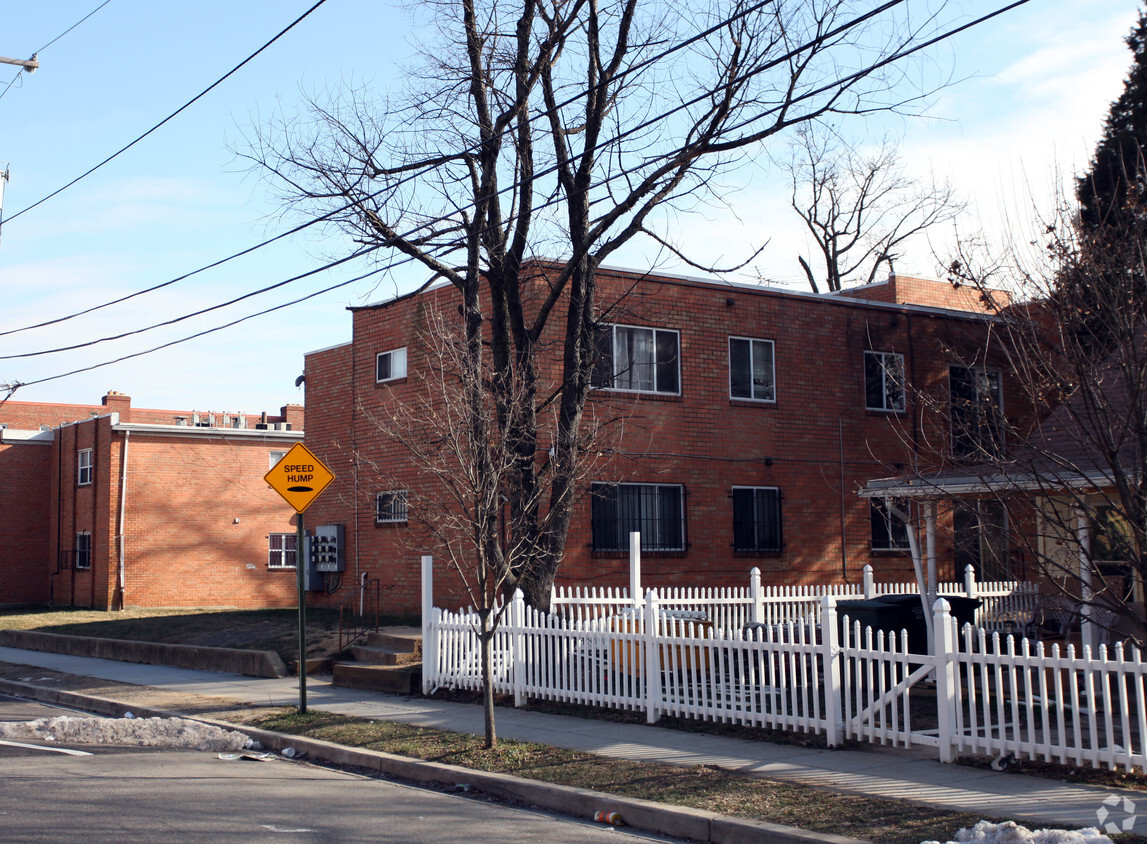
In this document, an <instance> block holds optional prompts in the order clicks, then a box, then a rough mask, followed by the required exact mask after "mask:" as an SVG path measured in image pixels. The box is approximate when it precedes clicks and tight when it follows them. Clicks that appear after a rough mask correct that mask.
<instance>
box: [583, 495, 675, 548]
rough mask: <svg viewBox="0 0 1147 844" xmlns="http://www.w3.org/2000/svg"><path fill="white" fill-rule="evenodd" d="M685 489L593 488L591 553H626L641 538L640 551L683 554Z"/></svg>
mask: <svg viewBox="0 0 1147 844" xmlns="http://www.w3.org/2000/svg"><path fill="white" fill-rule="evenodd" d="M684 499H685V495H684V488H683V487H681V486H678V485H669V484H665V485H660V484H594V485H593V490H592V496H591V507H592V514H591V521H592V529H593V550H594V551H627V550H628V549H629V534H630V533H632V532H633V531H637V532H638V533H640V534H641V550H642V551H684V550H685V507H684Z"/></svg>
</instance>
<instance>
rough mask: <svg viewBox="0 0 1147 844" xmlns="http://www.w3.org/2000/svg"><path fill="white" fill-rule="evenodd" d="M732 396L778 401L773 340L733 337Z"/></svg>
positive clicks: (731, 341)
mask: <svg viewBox="0 0 1147 844" xmlns="http://www.w3.org/2000/svg"><path fill="white" fill-rule="evenodd" d="M729 396H730V397H731V398H734V399H749V400H750V401H776V400H777V384H776V377H775V371H774V364H773V341H772V340H753V339H750V338H748V337H730V338H729Z"/></svg>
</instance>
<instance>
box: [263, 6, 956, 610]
mask: <svg viewBox="0 0 1147 844" xmlns="http://www.w3.org/2000/svg"><path fill="white" fill-rule="evenodd" d="M853 5H854V4H852V3H850V2H848V0H826V1H825V2H816V3H809V2H807V0H773V2H748V0H728V2H726V0H713V2H711V3H710V4H709V5H708V6H700V7H698V5H697V4H683V3H682V4H675V3H672V2H671V3H668V4H667V3H656V4H655V3H649V2H641V0H623V2H619V3H608V4H600V3H599V2H598V0H485V2H482V0H439V1H438V2H432V3H430V4H429V6H428V7H427V8H428V9H429V11H430V12H431V14H432V16H433V21H434V23H435V24H436V25H437V26H439V27H440V30H441V37H440V38H439V39H437V40H436V41H435V40H432V39H425V41H424V43H425V44H427V53H426V57H425V61H424V63H423V65H422V67H421V68H420V69H419V70H417V71H416V72H414V73H413V74H412V75H411V76H410V78H409V83H410V84H409V85H408V87H407V89H406V91H405V93H403V94H401V95H396V96H394V97H393V98H391V99H388V100H383V101H381V102H376V101H374V100H372V99H371V98H370V96H369V95H368V94H367V93H366V92H364V91H362V90H357V91H350V92H347V93H346V94H344V95H343V96H341V97H335V98H332V100H331V101H330V102H327V103H323V104H319V103H315V104H314V108H313V110H312V111H311V113H310V117H309V119H300V120H294V119H291V118H287V119H284V120H283V121H282V122H281V123H279V124H277V125H270V126H266V127H264V128H263V129H262V130H261V131H260V132H259V133H258V136H257V137H256V138H255V139H254V141H253V143H252V148H251V149H250V151H249V152H248V153H247V154H248V155H249V156H250V157H251V159H252V160H253V161H254V162H255V166H256V167H257V168H259V169H260V170H261V171H262V172H264V173H265V174H266V175H267V176H268V178H269V179H270V180H271V182H272V184H274V185H275V186H277V187H278V188H279V189H280V190H281V191H282V194H283V199H284V200H285V202H286V203H287V204H288V206H289V207H295V208H298V209H300V210H303V211H304V212H305V213H308V214H313V215H317V216H320V217H322V218H323V219H325V220H326V221H327V222H328V223H329V225H331V226H332V227H334V228H335V229H337V230H338V231H340V232H345V233H349V234H350V236H351V237H352V238H354V239H355V240H356V241H358V242H359V243H361V244H363V245H364V246H365V247H367V248H377V249H385V250H386V252H387V254H389V255H391V256H393V257H394V258H395V259H399V258H400V259H402V260H406V261H412V262H414V263H416V264H419V265H421V266H422V267H424V268H426V269H427V270H429V271H430V273H431V274H432V275H433V276H435V277H437V278H442V279H445V280H447V281H449V282H450V283H451V284H453V285H454V286H455V287H456V288H457V290H458V291H459V293H460V296H461V309H460V313H459V321H460V325H461V329H460V337H461V338H462V339H461V342H462V344H463V347H464V349H465V360H466V361H467V363H466V364H465V365H466V366H468V367H471V368H472V369H471V371H470V372H468V373H466V374H465V376H464V381H465V383H469V384H478V383H482V382H483V379H482V378H481V377H480V370H481V368H482V367H483V366H484V363H483V361H485V360H487V358H488V360H489V377H488V379H486V380H487V381H488V394H483V395H481V399H482V403H481V404H480V405H479V404H478V402H479V391H476V390H475V391H473V392H471V398H472V400H473V401H474V402H475V412H474V413H470V414H467V415H466V416H464V417H460V419H461V421H463V422H464V423H465V424H466V425H467V426H468V430H467V438H468V441H469V442H472V443H495V442H496V443H498V444H499V445H498V447H497V450H498V452H499V453H500V454H505V455H510V456H512V460H511V463H510V465H509V466H508V467H503V469H502V470H499V471H503V470H504V471H505V472H506V474H507V475H508V477H506V479H505V483H504V484H501V486H500V488H501V489H502V490H503V492H504V494H505V495H506V496H507V498H508V503H507V508H508V525H507V528H506V534H505V535H506V536H507V537H509V538H510V540H509V541H510V542H512V544H513V547H514V548H515V549H517V551H516V555H515V557H514V558H513V559H512V560H511V559H510V558H509V557H507V555H506V550H505V543H504V542H503V540H502V538H501V537H500V536H499V534H498V532H497V530H496V528H495V522H494V521H493V520H489V519H486V520H480V521H479V522H477V523H475V524H474V525H473V526H472V527H473V529H474V530H475V531H476V532H477V538H476V540H475V541H476V544H478V545H480V546H481V547H482V548H483V549H484V551H483V553H486V554H488V560H489V564H490V565H491V566H492V570H493V571H496V572H498V578H497V579H498V582H499V583H500V584H502V585H503V586H504V588H506V589H513V588H515V587H520V588H521V589H522V590H523V591H524V593H525V595H526V599H527V601H528V602H529V603H530V604H531V605H533V606H535V607H539V608H543V609H546V608H548V604H549V595H550V586H551V584H552V583H553V580H554V577H555V574H556V572H557V570H558V566H559V564H560V562H561V559H562V554H563V549H564V547H565V543H566V537H567V533H568V528H569V524H570V518H571V515H572V508H573V505H574V502H575V497H576V492H577V489H576V480H577V478H578V477H579V466H580V463H581V461H582V457H583V445H584V437H583V436H582V427H583V415H584V409H585V404H586V398H587V395H588V393H589V391H590V389H591V379H592V375H593V370H594V363H595V360H596V358H597V356H598V354H597V347H596V346H595V339H596V338H597V337H598V333H599V324H600V322H601V315H602V312H603V310H605V309H607V308H608V307H609V305H610V304H612V303H600V302H598V301H597V297H596V294H597V288H596V282H595V272H596V268H597V267H598V266H599V265H600V264H601V263H602V262H603V261H606V260H607V259H608V258H609V257H610V256H612V255H614V254H615V253H616V252H617V251H618V250H619V249H620V248H621V247H622V246H624V245H626V244H627V243H629V242H630V241H632V240H634V239H635V238H638V237H650V238H653V239H654V240H655V241H656V242H658V243H661V244H663V245H665V246H666V247H667V248H671V247H669V245H668V244H669V240H670V238H669V237H668V236H666V235H665V234H664V233H663V232H659V231H658V228H659V226H660V225H663V224H664V221H665V219H666V216H667V215H666V212H667V211H668V210H673V209H684V208H686V207H688V206H691V205H694V204H696V203H697V202H698V201H699V200H704V199H719V197H717V196H716V194H717V186H716V184H715V182H714V177H715V176H716V175H717V174H719V173H722V172H724V171H726V170H727V168H729V167H730V166H731V165H734V164H736V163H738V161H739V160H740V159H741V157H742V156H746V155H749V154H751V153H752V152H753V151H754V150H755V148H756V147H757V146H758V145H760V144H761V143H762V142H764V141H765V140H767V139H769V138H770V137H772V136H774V135H776V134H777V133H779V132H782V131H784V130H785V129H787V128H788V127H790V126H794V125H800V124H804V123H809V122H812V121H816V120H819V119H821V118H822V117H825V116H829V115H831V116H833V117H834V118H835V117H839V116H840V115H842V114H855V113H868V112H871V111H873V110H875V109H884V108H903V107H905V106H907V105H910V104H911V103H912V102H914V101H915V97H916V95H917V93H918V92H913V91H906V90H905V91H902V90H898V86H899V84H900V83H901V81H902V68H901V67H900V64H902V62H903V61H904V60H907V59H906V57H910V56H911V54H912V50H913V48H914V47H916V46H917V45H919V44H921V43H923V42H924V41H926V40H927V39H928V38H929V37H931V36H934V35H935V34H936V32H937V31H938V30H939V28H940V21H939V20H938V18H937V16H936V13H935V12H932V13H928V12H925V14H924V16H923V17H921V16H920V10H919V9H918V8H914V9H913V12H912V15H911V16H909V14H908V11H907V10H906V8H904V5H903V4H902V3H901V2H889V3H886V4H884V5H881V6H878V7H876V8H874V9H867V10H865V11H863V12H853ZM936 5H937V7H938V8H942V0H937V4H936ZM844 68H849V69H847V70H846V69H844ZM669 216H671V215H669ZM546 253H550V254H552V255H560V256H563V257H560V258H559V259H557V260H556V261H553V262H551V263H545V264H540V263H538V262H537V261H535V260H532V259H534V258H536V257H537V256H544V255H546ZM549 337H552V338H554V340H555V343H556V345H555V346H554V347H552V348H555V349H556V350H557V351H556V354H555V355H554V357H553V358H549V359H543V358H542V357H541V356H540V355H539V350H540V349H541V348H543V347H544V348H551V347H550V346H549V345H548V343H546V342H545V339H546V338H549ZM551 370H552V371H553V372H554V373H556V374H555V375H554V382H555V384H556V386H555V387H554V388H553V389H549V388H548V387H547V386H544V385H546V384H547V383H548V382H547V378H546V376H545V375H544V373H545V372H549V371H551ZM487 399H488V403H487V401H486V400H487ZM542 414H544V415H545V417H547V418H548V417H551V416H552V418H553V420H554V421H553V422H552V432H551V433H552V446H551V447H550V448H548V449H547V448H543V447H541V442H542V441H541V431H542V429H541V427H540V423H539V418H541V417H542ZM546 424H547V425H549V424H551V423H549V422H547V423H546ZM548 444H549V443H547V445H548ZM469 454H470V455H471V456H472V458H473V459H474V460H475V461H476V463H475V466H474V470H475V472H476V473H477V474H479V475H482V474H484V473H487V472H491V471H494V468H493V466H492V465H491V462H490V458H489V456H488V455H489V449H484V448H473V449H472V450H471V451H470V452H469ZM485 486H486V487H490V486H491V485H489V484H487V485H485Z"/></svg>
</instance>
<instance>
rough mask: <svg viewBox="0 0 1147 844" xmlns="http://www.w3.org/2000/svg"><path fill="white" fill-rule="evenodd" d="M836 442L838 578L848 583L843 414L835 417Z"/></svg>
mask: <svg viewBox="0 0 1147 844" xmlns="http://www.w3.org/2000/svg"><path fill="white" fill-rule="evenodd" d="M836 434H837V442H838V443H839V445H840V577H841V579H842V580H843V581H845V582H846V583H847V582H848V546H847V544H846V536H845V530H844V522H845V516H844V512H845V508H846V507H847V506H848V505H847V504H846V502H845V500H844V414H843V413H842V414H840V416H838V417H836Z"/></svg>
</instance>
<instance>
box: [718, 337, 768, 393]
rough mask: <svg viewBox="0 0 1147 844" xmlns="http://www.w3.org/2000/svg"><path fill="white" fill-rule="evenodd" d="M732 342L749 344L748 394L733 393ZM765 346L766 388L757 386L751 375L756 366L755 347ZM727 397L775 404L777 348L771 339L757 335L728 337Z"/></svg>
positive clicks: (762, 347)
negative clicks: (767, 372) (767, 358)
mask: <svg viewBox="0 0 1147 844" xmlns="http://www.w3.org/2000/svg"><path fill="white" fill-rule="evenodd" d="M734 343H748V344H749V395H747V396H737V395H734V394H733V344H734ZM758 348H761V349H765V348H767V349H768V351H769V383H768V385H767V388H766V387H765V386H762V387H760V388H759V393H760V394H758V387H757V383H756V379H755V378H754V377H753V372H754V371H755V369H756V367H755V366H754V363H755V361H756V358H757V349H758ZM729 398H730V399H732V400H734V401H753V402H760V403H762V404H776V403H777V348H776V344H775V343H774V342H773V341H772V340H765V339H762V338H759V337H736V336H730V337H729Z"/></svg>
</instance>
